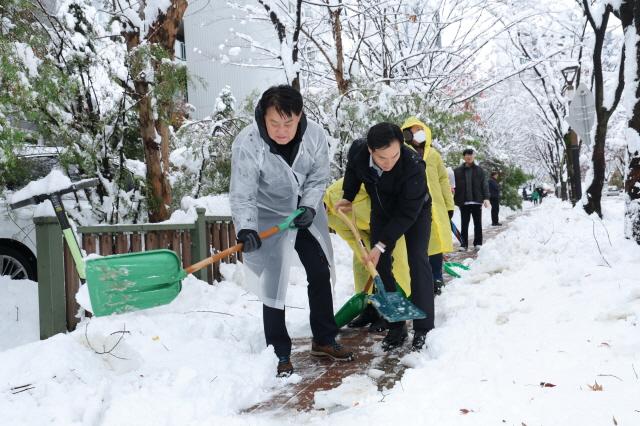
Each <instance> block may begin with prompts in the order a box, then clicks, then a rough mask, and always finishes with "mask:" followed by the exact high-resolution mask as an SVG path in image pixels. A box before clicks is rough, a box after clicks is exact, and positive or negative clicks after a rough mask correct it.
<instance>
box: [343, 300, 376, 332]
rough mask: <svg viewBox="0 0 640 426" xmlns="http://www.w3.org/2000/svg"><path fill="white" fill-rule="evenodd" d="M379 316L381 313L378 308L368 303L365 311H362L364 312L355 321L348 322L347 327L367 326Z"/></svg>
mask: <svg viewBox="0 0 640 426" xmlns="http://www.w3.org/2000/svg"><path fill="white" fill-rule="evenodd" d="M378 318H380V315H378V311H376V308H374V307H373V306H371V305H370V304H367V307H366V308H364V311H362V313H361V314H360V315H358V316H357V317H356V318H355V319H354V320H353V321H351V322H350V323H349V324H347V327H349V328H361V327H366V326H368V325H369V324H371V323H373V322H376V321H377V320H378Z"/></svg>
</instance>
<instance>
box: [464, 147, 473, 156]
mask: <svg viewBox="0 0 640 426" xmlns="http://www.w3.org/2000/svg"><path fill="white" fill-rule="evenodd" d="M475 153H476V152H475V151H474V150H473V148H467V149H465V150H464V151H462V155H473V154H475Z"/></svg>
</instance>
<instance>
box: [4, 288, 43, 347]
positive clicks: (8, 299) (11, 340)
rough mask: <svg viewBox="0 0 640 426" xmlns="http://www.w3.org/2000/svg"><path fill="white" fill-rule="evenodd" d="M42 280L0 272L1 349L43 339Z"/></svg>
mask: <svg viewBox="0 0 640 426" xmlns="http://www.w3.org/2000/svg"><path fill="white" fill-rule="evenodd" d="M38 327H39V325H38V284H37V283H34V282H33V281H29V280H11V279H9V277H8V276H4V275H0V351H4V350H7V349H9V348H13V347H15V346H19V345H24V344H25V343H30V342H35V341H37V340H38V339H40V331H39V328H38Z"/></svg>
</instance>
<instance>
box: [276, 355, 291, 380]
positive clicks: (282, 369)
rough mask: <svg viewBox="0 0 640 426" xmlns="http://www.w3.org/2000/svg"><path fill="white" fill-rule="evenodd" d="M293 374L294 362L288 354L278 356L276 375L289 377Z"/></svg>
mask: <svg viewBox="0 0 640 426" xmlns="http://www.w3.org/2000/svg"><path fill="white" fill-rule="evenodd" d="M292 374H293V364H291V359H290V358H289V357H288V356H282V357H279V358H278V374H276V377H289V376H291V375H292Z"/></svg>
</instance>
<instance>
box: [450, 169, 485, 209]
mask: <svg viewBox="0 0 640 426" xmlns="http://www.w3.org/2000/svg"><path fill="white" fill-rule="evenodd" d="M453 173H454V175H455V177H456V194H455V196H454V197H453V200H454V202H455V203H456V206H458V207H460V206H463V205H464V203H466V202H469V201H473V202H475V203H482V202H483V201H484V200H488V199H489V198H490V196H489V182H488V180H487V175H486V173H485V172H484V170H483V169H482V167H480V166H478V165H477V164H475V163H474V164H473V165H471V167H467V166H466V165H465V164H462V165H460V166H458V167H456V168H455V169H454V170H453ZM467 173H471V176H470V180H471V188H469V190H468V188H467Z"/></svg>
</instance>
